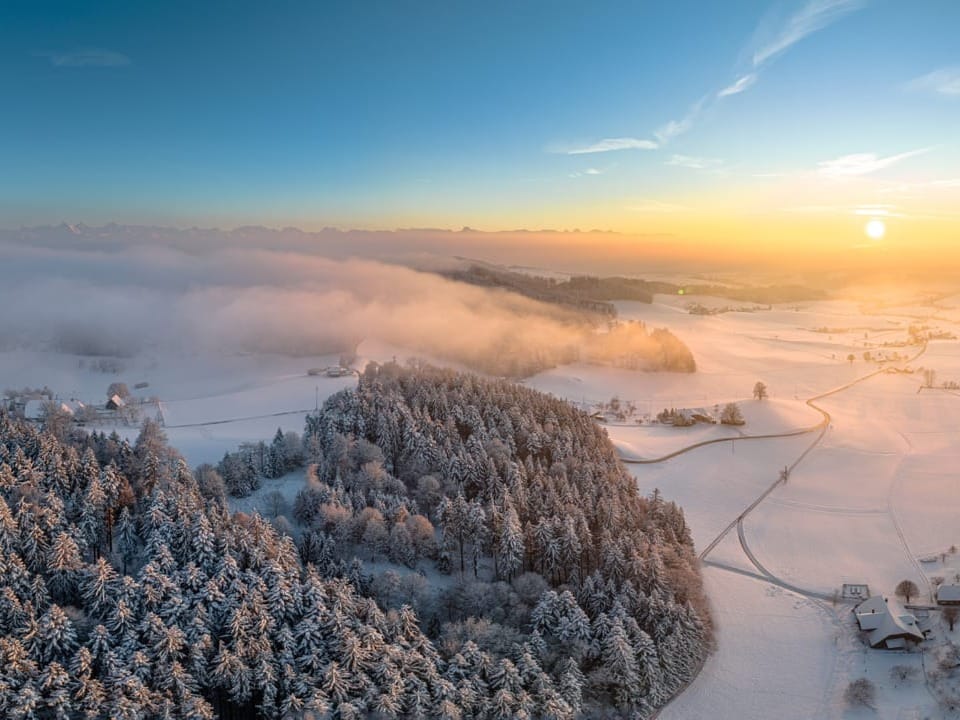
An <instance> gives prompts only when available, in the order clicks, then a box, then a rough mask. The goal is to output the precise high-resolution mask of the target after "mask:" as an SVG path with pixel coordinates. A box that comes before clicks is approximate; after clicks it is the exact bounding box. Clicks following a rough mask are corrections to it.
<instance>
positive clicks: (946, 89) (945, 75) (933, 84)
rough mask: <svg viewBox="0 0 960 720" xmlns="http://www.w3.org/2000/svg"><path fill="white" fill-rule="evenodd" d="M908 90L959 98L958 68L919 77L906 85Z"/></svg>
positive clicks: (943, 69)
mask: <svg viewBox="0 0 960 720" xmlns="http://www.w3.org/2000/svg"><path fill="white" fill-rule="evenodd" d="M907 89H908V90H917V91H920V92H932V93H936V94H937V95H946V96H947V97H960V67H948V68H940V69H939V70H934V71H933V72H930V73H927V74H926V75H921V76H920V77H918V78H915V79H914V80H911V81H910V82H908V83H907Z"/></svg>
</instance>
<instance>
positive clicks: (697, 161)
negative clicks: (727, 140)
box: [664, 155, 723, 170]
mask: <svg viewBox="0 0 960 720" xmlns="http://www.w3.org/2000/svg"><path fill="white" fill-rule="evenodd" d="M664 165H672V166H674V167H683V168H690V169H691V170H710V169H712V168H716V167H719V166H720V165H723V160H720V159H719V158H705V157H692V156H690V155H673V156H671V158H670V159H669V160H667V161H666V162H665V163H664Z"/></svg>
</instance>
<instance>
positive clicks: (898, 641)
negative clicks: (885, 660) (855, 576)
mask: <svg viewBox="0 0 960 720" xmlns="http://www.w3.org/2000/svg"><path fill="white" fill-rule="evenodd" d="M853 612H854V614H855V615H856V617H857V624H858V625H859V626H860V629H861V630H862V631H863V632H865V633H866V634H867V642H869V643H870V647H872V648H885V649H887V650H902V649H903V648H905V647H907V643H908V642H913V643H920V642H923V632H922V631H921V630H920V628H919V627H917V619H916V618H915V617H914V616H913V615H909V614H906V615H895V614H894V613H893V612H891V611H890V608H889V606H888V605H887V599H886V598H885V597H883V596H882V595H874V596H873V597H871V598H867V599H866V600H864V601H863V602H862V603H860V604H859V605H857V606H856V607H855V608H854V609H853Z"/></svg>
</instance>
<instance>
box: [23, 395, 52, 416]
mask: <svg viewBox="0 0 960 720" xmlns="http://www.w3.org/2000/svg"><path fill="white" fill-rule="evenodd" d="M46 403H47V400H46V398H41V399H33V400H27V402H26V403H25V404H24V406H23V417H24V418H25V419H27V420H34V421H40V420H43V406H44V405H45V404H46Z"/></svg>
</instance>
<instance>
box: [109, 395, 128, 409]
mask: <svg viewBox="0 0 960 720" xmlns="http://www.w3.org/2000/svg"><path fill="white" fill-rule="evenodd" d="M126 404H127V403H125V402H124V400H123V398H122V397H120V396H119V395H111V396H110V398H109V399H108V400H107V405H106V408H107V410H120V409H121V408H123V407H126Z"/></svg>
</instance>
